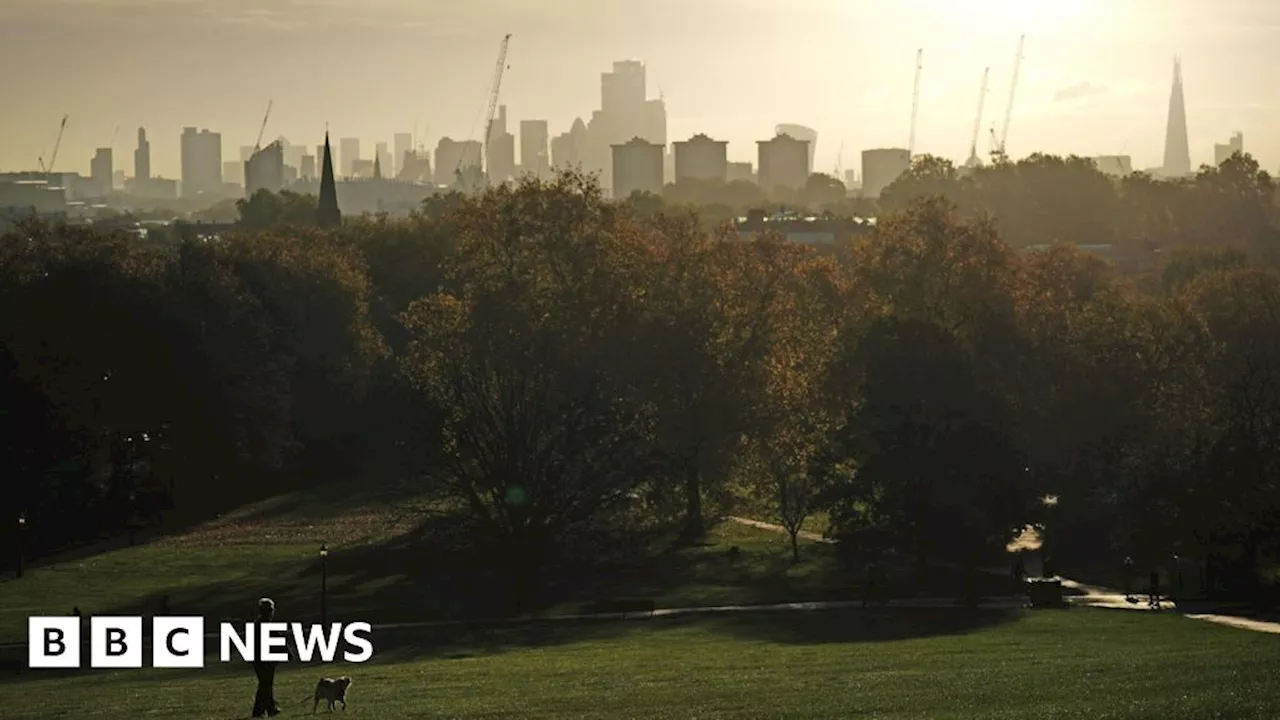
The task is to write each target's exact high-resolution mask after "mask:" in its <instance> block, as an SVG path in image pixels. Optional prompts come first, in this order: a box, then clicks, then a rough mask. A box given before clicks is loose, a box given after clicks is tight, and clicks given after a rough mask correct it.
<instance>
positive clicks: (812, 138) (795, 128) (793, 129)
mask: <svg viewBox="0 0 1280 720" xmlns="http://www.w3.org/2000/svg"><path fill="white" fill-rule="evenodd" d="M773 134H774V135H790V136H791V137H793V138H795V139H797V140H804V141H806V142H808V143H809V168H810V170H812V169H813V168H814V167H815V165H814V157H815V156H816V154H817V150H818V131H817V130H814V129H813V128H809V127H805V126H804V125H796V124H794V123H783V124H781V125H778V126H777V127H775V128H774V129H773Z"/></svg>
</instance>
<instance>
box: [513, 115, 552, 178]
mask: <svg viewBox="0 0 1280 720" xmlns="http://www.w3.org/2000/svg"><path fill="white" fill-rule="evenodd" d="M549 140H550V136H549V133H548V132H547V121H546V120H521V121H520V174H522V175H524V174H526V173H532V174H533V175H535V176H536V177H538V178H541V179H544V180H545V179H546V178H547V177H548V175H549V171H550V169H551V157H550V148H549V147H548V141H549Z"/></svg>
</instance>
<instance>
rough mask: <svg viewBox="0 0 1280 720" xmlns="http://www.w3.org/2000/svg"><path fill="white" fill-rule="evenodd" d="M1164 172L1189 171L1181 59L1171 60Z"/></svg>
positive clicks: (1189, 159) (1178, 173)
mask: <svg viewBox="0 0 1280 720" xmlns="http://www.w3.org/2000/svg"><path fill="white" fill-rule="evenodd" d="M1163 170H1164V174H1165V175H1168V176H1173V177H1177V176H1182V175H1188V174H1190V173H1191V149H1190V143H1189V142H1188V140H1187V105H1186V100H1185V99H1184V98H1183V95H1182V60H1180V59H1176V58H1175V59H1174V61H1173V92H1172V93H1171V94H1170V95H1169V123H1168V125H1167V126H1166V127H1165V136H1164V166H1163Z"/></svg>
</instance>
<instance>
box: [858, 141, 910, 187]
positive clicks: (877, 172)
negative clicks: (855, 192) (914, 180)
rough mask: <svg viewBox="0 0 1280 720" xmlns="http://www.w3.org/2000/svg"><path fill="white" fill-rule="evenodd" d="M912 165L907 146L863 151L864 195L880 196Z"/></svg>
mask: <svg viewBox="0 0 1280 720" xmlns="http://www.w3.org/2000/svg"><path fill="white" fill-rule="evenodd" d="M910 167H911V152H910V151H908V150H907V149H906V148H880V149H876V150H863V151H862V195H863V196H864V197H869V198H876V197H880V193H881V191H883V190H884V189H885V188H886V187H889V185H890V184H892V183H893V181H894V180H897V179H898V178H899V177H901V176H902V174H903V173H905V172H906V171H907V170H908V169H910Z"/></svg>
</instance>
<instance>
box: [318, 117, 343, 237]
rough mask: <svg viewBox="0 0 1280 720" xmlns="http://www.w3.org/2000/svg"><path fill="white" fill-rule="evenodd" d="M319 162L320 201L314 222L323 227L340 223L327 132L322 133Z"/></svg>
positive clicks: (336, 188) (340, 217) (340, 213)
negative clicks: (322, 147)
mask: <svg viewBox="0 0 1280 720" xmlns="http://www.w3.org/2000/svg"><path fill="white" fill-rule="evenodd" d="M321 157H322V160H321V162H320V201H319V204H318V207H317V208H316V223H317V224H318V225H320V227H323V228H331V227H337V226H339V225H341V224H342V212H341V211H340V210H339V209H338V186H337V183H336V181H335V179H334V177H333V154H332V153H330V152H329V133H328V132H326V133H325V134H324V154H323V155H322V156H321Z"/></svg>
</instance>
